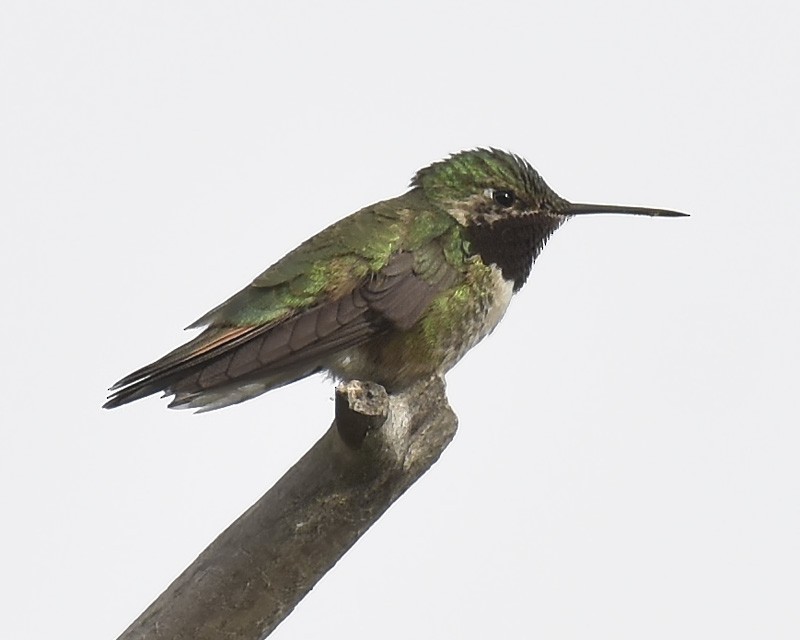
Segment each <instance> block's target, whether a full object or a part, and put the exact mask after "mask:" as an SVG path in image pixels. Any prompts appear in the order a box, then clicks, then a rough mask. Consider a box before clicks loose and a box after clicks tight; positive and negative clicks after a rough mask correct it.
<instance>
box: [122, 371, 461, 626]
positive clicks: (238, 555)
mask: <svg viewBox="0 0 800 640" xmlns="http://www.w3.org/2000/svg"><path fill="white" fill-rule="evenodd" d="M456 427H457V419H456V416H455V414H454V413H453V412H452V410H451V409H450V407H449V405H448V404H447V398H446V397H445V386H444V381H443V380H442V379H441V378H438V377H435V378H431V379H429V380H425V381H423V382H420V383H418V384H416V385H414V386H413V387H411V388H409V389H407V390H406V391H404V392H403V393H400V394H397V395H393V396H389V395H387V394H386V392H385V391H384V389H383V387H380V386H379V385H375V384H374V383H368V382H359V381H352V382H349V383H347V384H345V385H341V386H340V387H339V388H338V389H337V390H336V420H335V421H334V423H333V425H331V428H330V429H329V430H328V431H327V432H326V433H325V435H324V436H323V437H322V438H321V439H320V440H319V441H318V442H317V443H316V444H315V445H314V446H313V447H312V448H311V450H310V451H308V453H306V454H305V455H304V456H303V457H302V458H301V459H300V461H299V462H298V463H297V464H295V465H294V466H293V467H292V468H291V469H290V470H289V471H288V472H287V473H286V474H285V475H284V476H283V478H281V479H280V480H279V481H278V482H277V483H276V484H275V486H274V487H272V488H271V489H270V490H269V491H268V492H267V493H266V494H265V495H264V496H263V497H262V498H261V499H260V500H259V501H258V502H256V503H255V504H254V505H253V506H252V507H250V508H249V509H248V510H247V511H246V512H245V513H244V514H242V515H241V516H240V517H239V518H238V519H237V520H236V521H235V522H234V523H233V524H232V525H231V526H230V527H228V528H227V529H226V530H225V531H224V532H223V533H222V534H220V536H219V537H218V538H217V539H216V540H215V541H214V542H212V543H211V545H209V547H208V548H207V549H206V550H205V551H203V553H201V554H200V556H199V557H198V558H197V560H195V561H194V562H193V563H192V564H191V565H190V566H189V567H188V568H187V569H186V570H185V571H184V572H183V573H182V574H181V575H180V576H178V578H177V579H176V580H175V581H174V582H173V583H172V584H171V585H170V586H169V587H168V588H167V590H166V591H164V593H162V594H161V595H160V596H159V597H158V599H157V600H156V601H155V602H153V604H151V605H150V606H149V607H148V608H147V610H146V611H145V612H144V613H142V615H141V616H139V618H137V619H136V620H135V621H134V622H133V624H131V626H130V627H128V629H127V630H126V631H125V632H124V633H123V634H122V635H121V636H120V637H119V640H134V639H135V640H143V639H148V640H149V639H154V638H169V639H170V640H190V639H191V640H211V639H212V638H213V639H214V640H218V639H219V638H236V639H237V640H260V639H261V638H265V637H266V636H267V635H269V634H270V633H271V632H272V630H273V629H275V627H276V626H277V625H278V624H279V623H280V622H281V621H282V620H283V619H284V618H285V617H286V616H287V615H288V614H289V613H290V612H291V611H292V609H294V607H295V606H296V605H297V603H298V602H300V600H301V599H302V598H303V597H304V596H305V595H306V594H307V593H308V592H309V591H310V590H311V588H312V587H313V586H314V585H315V584H316V583H317V582H318V581H319V579H320V578H321V577H322V576H323V575H324V574H325V573H326V572H327V571H328V570H329V569H330V568H331V567H332V566H333V565H334V564H336V562H337V561H338V560H339V558H341V557H342V556H343V555H344V554H345V552H346V551H347V550H348V549H349V548H350V547H351V546H352V545H353V544H354V543H355V542H356V540H358V538H359V537H361V535H362V534H363V533H364V532H365V531H366V530H367V529H368V528H369V527H370V526H371V525H372V524H373V523H374V522H375V521H376V520H377V519H378V518H379V517H380V516H381V514H383V512H384V511H386V509H388V508H389V506H390V505H391V504H392V503H393V502H394V501H395V500H396V499H397V498H398V497H399V496H400V495H401V494H402V493H403V492H404V491H405V490H406V489H408V487H410V486H411V485H412V484H413V483H414V482H415V481H416V480H417V479H418V478H419V477H420V476H421V475H422V474H423V473H425V471H427V470H428V469H429V468H430V466H431V465H432V464H433V463H434V462H436V460H437V459H438V458H439V456H440V455H441V453H442V451H444V449H445V447H446V446H447V445H448V444H449V443H450V441H451V440H452V439H453V436H454V435H455V432H456Z"/></svg>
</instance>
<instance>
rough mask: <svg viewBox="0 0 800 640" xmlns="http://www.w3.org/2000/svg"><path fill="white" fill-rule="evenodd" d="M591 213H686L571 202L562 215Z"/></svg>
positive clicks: (671, 215) (675, 216)
mask: <svg viewBox="0 0 800 640" xmlns="http://www.w3.org/2000/svg"><path fill="white" fill-rule="evenodd" d="M593 213H623V214H626V215H632V216H663V217H667V218H684V217H687V216H688V215H689V214H688V213H681V212H680V211H670V210H669V209H650V208H648V207H624V206H621V205H616V204H583V203H572V202H570V203H569V204H568V205H567V208H566V210H565V211H564V215H567V216H584V215H589V214H593Z"/></svg>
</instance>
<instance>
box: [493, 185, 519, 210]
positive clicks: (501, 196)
mask: <svg viewBox="0 0 800 640" xmlns="http://www.w3.org/2000/svg"><path fill="white" fill-rule="evenodd" d="M492 200H494V203H495V204H497V205H500V206H501V207H510V206H511V205H512V204H514V203H515V202H516V201H517V196H516V195H515V194H514V192H513V191H508V190H506V189H495V190H494V191H492Z"/></svg>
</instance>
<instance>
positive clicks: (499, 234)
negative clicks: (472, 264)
mask: <svg viewBox="0 0 800 640" xmlns="http://www.w3.org/2000/svg"><path fill="white" fill-rule="evenodd" d="M563 223H564V218H563V217H554V216H546V215H517V216H508V217H506V218H501V219H499V220H494V221H492V222H488V221H484V220H480V219H478V220H476V221H475V222H473V223H472V224H470V225H469V226H468V227H467V230H466V231H467V237H468V238H469V241H470V245H471V249H472V253H473V254H477V255H479V256H480V258H481V260H483V262H484V264H494V265H497V267H498V268H499V269H500V271H501V272H502V274H503V278H505V279H506V280H511V281H513V282H514V291H518V290H519V288H520V287H522V285H523V284H525V281H526V280H527V279H528V276H529V275H530V272H531V268H532V267H533V262H534V260H536V257H537V256H538V255H539V253H540V252H541V251H542V249H543V248H544V245H545V243H546V242H547V239H548V238H549V237H550V234H552V233H553V231H555V230H556V229H558V228H559V227H560V226H561V225H562V224H563Z"/></svg>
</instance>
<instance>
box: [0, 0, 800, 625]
mask: <svg viewBox="0 0 800 640" xmlns="http://www.w3.org/2000/svg"><path fill="white" fill-rule="evenodd" d="M2 13H3V17H2V20H0V86H2V88H3V98H2V100H0V211H1V212H2V214H1V215H2V229H3V231H2V234H0V262H1V263H2V271H1V273H2V291H3V295H4V298H5V300H6V304H5V307H4V309H5V310H4V313H3V320H2V323H3V328H4V334H5V347H4V349H3V366H2V368H0V376H1V377H2V382H3V385H2V386H3V389H4V391H5V396H6V397H5V400H4V402H3V403H2V405H1V406H2V408H0V412H1V413H0V416H2V417H1V418H0V421H1V422H2V434H3V445H2V447H0V504H2V505H3V522H4V525H3V527H2V534H0V537H1V539H2V546H3V549H4V550H5V554H6V557H5V558H4V559H3V571H2V575H1V577H0V588H2V591H3V592H4V593H3V594H2V596H1V599H2V601H3V603H4V606H3V609H4V611H5V613H4V614H3V630H4V635H5V636H6V637H8V638H15V639H19V640H21V639H25V638H37V639H38V638H48V637H56V636H58V637H59V638H81V639H82V640H86V639H89V638H98V639H100V638H103V639H106V638H114V637H116V636H117V635H118V634H119V633H121V632H122V630H123V629H124V628H125V627H126V626H127V625H128V624H129V623H130V622H131V621H132V620H133V619H134V618H135V617H136V616H137V615H138V614H139V613H140V612H141V610H142V609H144V608H145V607H146V606H147V605H148V604H149V603H150V602H151V601H152V600H153V599H154V598H155V597H156V596H157V595H158V594H159V593H160V592H161V591H162V590H163V589H164V588H165V587H166V586H167V585H168V584H169V582H170V581H171V580H172V578H174V577H175V576H176V575H177V574H178V573H179V572H180V571H181V570H182V569H183V568H184V567H185V566H186V565H187V564H188V563H189V562H190V561H191V560H192V559H194V557H195V556H196V555H197V554H198V553H199V552H200V551H201V550H202V549H203V548H204V547H205V546H206V545H207V544H208V543H209V542H210V541H211V540H212V539H213V538H214V536H215V535H216V534H217V533H219V532H220V531H221V530H222V529H223V528H225V527H226V526H227V525H228V524H229V523H230V522H231V521H232V520H233V519H234V518H235V517H236V516H238V515H239V514H240V513H241V512H242V511H243V510H244V509H245V508H246V507H247V506H249V505H250V504H251V503H252V502H253V501H254V500H255V499H256V498H257V497H258V496H260V495H261V494H262V493H263V492H264V491H265V490H266V489H267V488H269V486H271V484H272V483H273V482H274V481H275V480H276V479H277V478H278V477H280V475H281V474H282V473H283V472H284V471H285V470H286V469H287V468H288V467H289V466H290V465H291V464H292V463H293V462H294V461H295V460H296V459H297V458H298V457H299V456H300V455H301V454H302V453H303V452H304V451H305V450H306V449H308V447H309V446H311V444H312V443H313V442H314V441H315V440H316V439H317V438H318V437H319V436H320V435H321V434H322V433H323V432H324V431H325V429H326V428H327V426H328V424H329V423H330V420H331V417H332V402H331V395H332V386H331V384H330V382H328V381H325V380H322V379H318V378H314V379H311V380H308V381H305V382H302V383H298V384H296V385H293V386H291V387H288V388H285V389H281V390H278V391H275V392H273V393H270V394H268V395H266V396H264V397H262V398H260V399H257V400H255V401H252V402H249V403H246V404H244V405H241V406H237V407H233V408H230V409H226V410H223V411H219V412H214V413H210V414H205V415H193V414H190V413H185V412H175V411H169V410H167V409H166V408H165V403H164V402H163V401H159V400H158V399H155V398H150V399H147V400H145V401H142V402H139V403H136V404H134V405H131V406H127V407H124V408H122V409H119V410H115V411H113V412H107V411H102V410H101V409H100V405H101V404H102V402H103V400H104V397H105V389H106V387H108V386H109V385H110V384H111V383H112V382H114V381H115V380H117V379H118V378H119V377H120V376H121V375H123V374H125V373H128V372H129V371H131V370H132V369H133V368H135V367H137V366H139V365H142V364H145V363H147V362H149V361H150V360H151V359H153V358H155V357H157V356H159V355H161V354H162V353H164V352H165V351H167V350H168V349H170V348H172V347H174V346H176V345H177V344H178V343H179V341H181V340H183V339H185V338H186V337H187V335H188V334H182V332H181V331H180V329H181V327H183V326H185V325H187V324H189V323H190V322H191V321H193V320H194V319H195V318H197V317H198V316H199V315H200V314H202V313H203V312H204V311H206V310H207V309H208V308H210V307H212V306H214V305H215V304H217V303H218V302H220V301H221V300H223V299H224V298H225V297H227V296H228V295H229V294H231V293H232V292H234V291H236V290H238V289H239V288H240V287H242V286H244V285H245V284H246V283H247V282H249V280H250V279H251V278H252V277H253V276H255V275H256V274H257V273H259V272H260V271H262V270H263V269H264V268H265V267H266V266H268V265H269V264H270V263H272V262H273V261H275V260H276V259H278V258H279V257H281V256H282V255H283V253H285V252H286V251H287V250H289V249H291V248H292V247H294V246H295V245H296V244H298V243H299V242H300V241H302V240H304V239H305V238H306V237H308V236H310V235H311V234H313V233H314V232H316V231H318V230H320V229H321V228H322V227H324V226H326V225H327V224H329V223H331V222H333V221H334V220H336V219H338V218H340V217H343V216H344V215H346V214H348V213H350V212H351V211H354V210H356V209H358V208H360V207H361V206H363V205H365V204H368V203H370V202H373V201H375V200H378V199H382V198H386V197H390V196H393V195H396V194H398V193H401V192H403V191H404V189H405V188H406V185H407V183H408V180H409V179H410V177H411V176H412V175H413V173H414V172H415V171H416V170H417V169H418V168H420V167H421V166H424V165H426V164H428V163H430V162H432V161H434V160H437V159H440V158H441V157H443V156H445V155H447V154H448V153H450V152H454V151H458V150H461V149H464V148H469V147H474V146H497V147H501V148H506V149H509V150H511V151H514V152H516V153H519V154H520V155H523V156H525V157H526V158H528V159H529V160H530V161H531V163H532V164H533V165H534V166H536V167H537V168H538V169H539V170H540V172H541V173H542V175H543V176H544V177H545V179H546V180H547V181H548V182H549V183H550V185H551V186H552V187H553V188H554V189H556V190H557V191H558V192H559V193H560V194H561V195H563V196H564V197H566V198H568V199H572V200H576V201H579V200H587V201H597V202H609V203H618V204H641V205H651V206H658V207H669V208H675V209H680V210H685V211H688V212H691V213H692V214H693V215H692V217H691V218H689V219H682V220H666V219H642V218H630V217H627V218H626V217H592V218H586V219H580V220H574V221H572V222H570V223H569V224H568V225H566V226H565V227H564V228H563V229H562V230H560V231H559V232H558V233H557V234H556V235H555V237H554V238H553V239H552V241H551V242H550V244H549V245H548V247H547V249H546V250H545V251H544V253H543V254H542V256H541V258H540V260H539V261H538V262H537V264H536V266H535V268H534V271H533V276H532V278H531V280H530V281H529V283H528V285H527V286H526V287H525V288H524V289H523V291H522V292H521V293H520V294H519V295H518V296H517V297H516V298H515V300H514V301H513V302H512V305H511V308H510V310H509V313H508V315H507V316H506V319H505V320H504V322H503V323H501V325H500V327H499V328H498V330H497V331H496V332H495V333H494V334H493V335H492V336H491V337H490V338H489V339H487V340H486V341H485V342H484V343H483V344H481V345H480V346H479V347H478V348H476V349H475V350H474V352H472V353H471V354H469V355H468V356H467V357H466V358H465V359H464V360H463V361H462V362H461V364H460V365H459V366H458V367H457V368H456V369H455V370H454V371H453V372H452V373H451V375H450V376H449V378H448V381H449V395H450V399H451V403H452V405H453V407H454V408H455V410H456V412H457V413H458V415H459V417H460V429H459V433H458V436H457V437H456V440H455V441H454V443H453V444H452V445H451V446H450V448H449V449H448V450H447V452H446V453H445V455H444V456H443V458H442V459H441V460H440V461H439V463H438V464H437V465H436V466H435V467H434V468H433V469H432V470H431V472H430V473H429V474H428V475H427V476H426V477H424V478H423V479H422V480H421V481H420V482H419V483H418V484H417V485H415V486H414V487H413V488H412V490H411V491H410V492H409V493H408V494H407V495H406V496H404V497H403V498H402V499H401V500H400V501H399V502H398V503H397V504H396V505H395V506H394V507H393V508H392V509H391V510H390V511H389V512H388V513H387V514H386V515H385V516H384V517H383V518H382V519H381V521H380V522H379V523H378V524H377V525H376V526H375V527H374V528H373V529H372V530H371V531H370V532H369V533H368V534H367V535H366V536H365V537H364V538H363V539H362V540H361V541H360V542H359V543H358V544H357V545H356V547H355V548H354V549H353V550H352V551H351V552H350V553H348V554H347V556H346V557H345V558H344V559H343V560H342V561H341V562H340V563H339V564H338V565H337V566H336V567H335V568H334V569H333V571H331V572H330V573H329V574H328V576H326V577H325V578H324V579H323V580H322V582H321V583H320V584H319V585H318V586H317V587H316V588H315V589H314V591H313V592H312V593H311V594H310V595H309V596H308V597H307V598H306V599H305V600H304V601H303V603H302V604H301V605H300V606H299V607H298V608H297V610H296V611H295V613H294V614H293V615H292V616H291V617H290V618H289V619H288V620H287V621H286V622H285V623H284V624H283V625H282V627H281V628H280V629H279V630H278V631H277V632H276V633H275V634H274V635H273V637H274V638H276V639H280V640H282V639H290V638H310V637H319V636H321V635H322V634H325V635H326V637H335V638H338V637H345V635H346V636H347V637H348V638H371V637H374V636H375V635H376V633H377V632H376V630H377V629H379V630H380V632H379V633H380V636H381V637H382V638H383V639H385V640H390V639H394V638H397V639H399V638H408V637H414V638H423V639H424V638H442V637H454V638H456V637H457V638H483V637H499V638H531V637H540V638H614V639H615V640H620V639H637V640H639V639H641V638H670V639H672V638H703V639H706V638H722V637H724V638H771V639H777V638H797V637H798V634H800V617H799V616H798V612H797V603H798V602H800V581H798V575H800V499H799V498H800V496H799V494H800V472H798V468H797V460H798V453H799V452H798V449H799V448H800V435H798V424H800V420H798V409H797V406H798V401H797V386H798V381H799V380H800V375H798V362H800V339H799V338H798V333H799V332H798V326H800V301H799V300H798V291H800V267H799V266H798V259H797V249H796V245H797V242H798V238H800V222H798V213H797V211H798V205H797V200H798V193H797V187H796V185H797V176H798V175H800V155H799V154H798V148H800V119H798V113H800V96H799V94H798V90H799V89H800V86H799V85H800V75H798V71H797V70H798V64H800V41H799V40H798V38H797V33H798V31H800V18H799V16H798V9H797V4H796V3H791V2H788V1H787V2H777V1H765V2H761V3H758V4H756V3H743V2H726V3H722V2H697V1H694V2H670V3H663V4H662V5H656V4H653V3H649V4H642V3H634V2H619V1H614V0H611V1H609V2H603V3H587V2H582V3H581V2H559V3H555V2H552V3H522V2H519V3H512V2H504V1H497V2H492V3H485V4H484V5H482V6H474V5H470V4H469V3H463V2H462V3H456V2H452V3H445V2H435V1H434V2H430V1H428V2H416V1H407V2H403V3H402V4H400V3H398V4H397V5H396V6H390V5H388V4H377V3H366V2H365V3H348V2H337V3H293V4H290V3H278V2H273V3H253V2H247V3H230V2H196V1H192V2H188V1H187V2H170V3H155V2H124V3H122V2H117V3H107V2H105V3H101V2H86V1H77V2H70V3H63V2H16V1H13V0H12V1H11V2H5V3H4V6H3V12H2Z"/></svg>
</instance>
